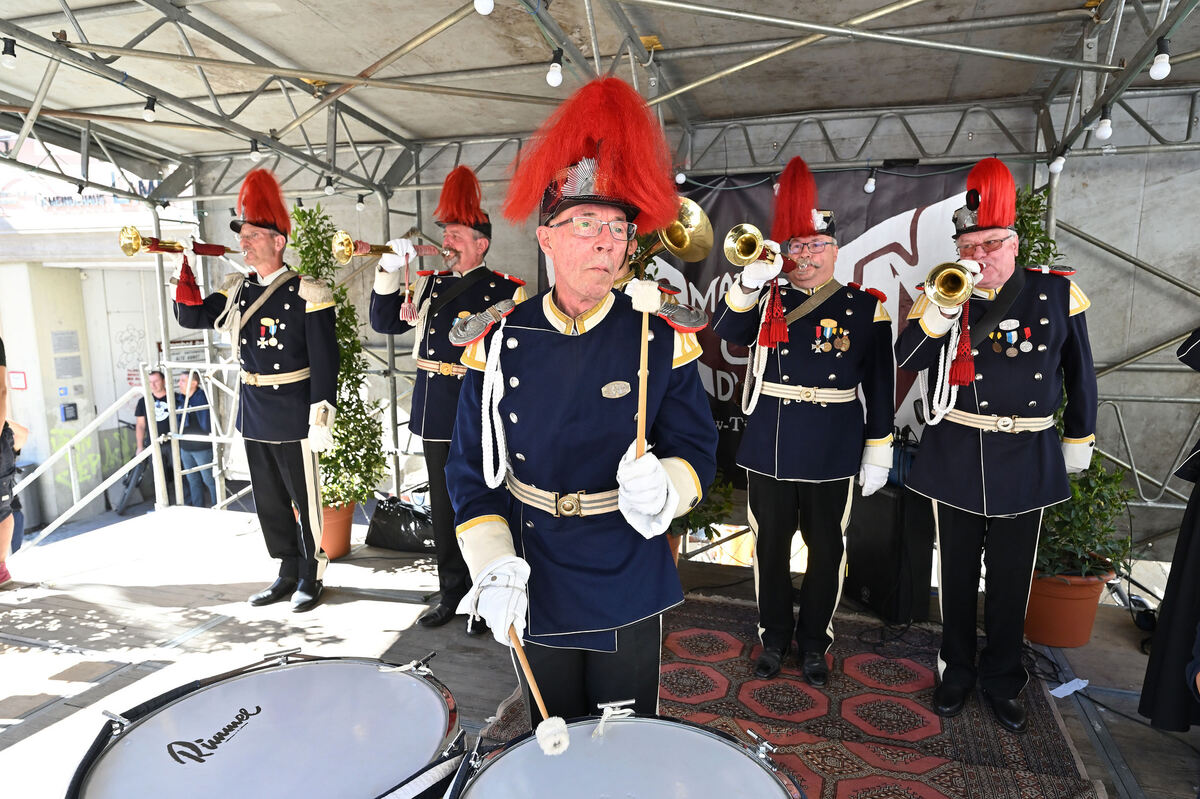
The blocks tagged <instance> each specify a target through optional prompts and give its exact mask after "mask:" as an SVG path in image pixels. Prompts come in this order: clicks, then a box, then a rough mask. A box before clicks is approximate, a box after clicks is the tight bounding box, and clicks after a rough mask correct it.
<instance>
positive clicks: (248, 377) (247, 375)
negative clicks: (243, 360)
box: [242, 372, 258, 386]
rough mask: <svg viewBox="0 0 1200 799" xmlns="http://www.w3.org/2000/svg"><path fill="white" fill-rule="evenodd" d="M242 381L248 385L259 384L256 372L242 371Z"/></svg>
mask: <svg viewBox="0 0 1200 799" xmlns="http://www.w3.org/2000/svg"><path fill="white" fill-rule="evenodd" d="M242 382H243V383H245V384H246V385H248V386H257V385H258V375H256V374H254V372H242Z"/></svg>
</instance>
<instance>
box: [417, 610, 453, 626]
mask: <svg viewBox="0 0 1200 799" xmlns="http://www.w3.org/2000/svg"><path fill="white" fill-rule="evenodd" d="M453 618H454V608H452V607H450V606H449V605H437V606H436V607H434V609H433V610H427V611H425V612H424V613H422V614H421V616H420V617H419V618H418V619H417V624H419V625H421V626H422V627H441V626H442V625H443V624H445V623H446V622H448V621H450V620H451V619H453Z"/></svg>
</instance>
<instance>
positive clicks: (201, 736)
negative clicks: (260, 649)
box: [67, 658, 458, 799]
mask: <svg viewBox="0 0 1200 799" xmlns="http://www.w3.org/2000/svg"><path fill="white" fill-rule="evenodd" d="M180 690H181V689H176V691H173V692H170V693H169V694H166V695H164V696H163V697H160V698H159V700H155V701H162V700H165V701H163V703H162V704H161V706H160V707H153V704H154V703H149V704H151V705H152V707H151V708H150V709H149V711H147V709H146V707H145V706H143V707H140V708H137V709H135V710H133V711H130V715H131V716H134V715H136V719H132V718H131V719H129V721H130V723H129V725H128V726H122V725H121V724H120V723H114V724H113V725H112V726H113V729H112V730H110V731H107V733H102V736H101V738H100V739H97V742H96V744H94V745H93V747H92V751H90V752H89V754H88V757H87V758H85V761H84V762H83V763H82V764H81V765H80V767H79V770H78V771H77V772H76V774H75V779H74V780H73V781H72V787H71V790H70V792H69V793H68V795H67V799H75V798H76V797H79V798H80V799H108V798H109V797H113V799H115V798H116V797H121V799H128V797H130V796H161V797H167V796H169V797H205V799H212V797H218V796H255V797H287V798H288V799H295V797H299V796H323V797H324V796H329V797H332V796H338V797H365V798H366V799H371V798H372V797H376V796H379V795H380V794H381V793H383V792H385V791H387V790H388V789H390V788H392V787H394V786H395V785H397V784H398V783H400V782H402V781H403V780H405V779H407V778H408V777H410V776H411V775H413V774H415V773H417V772H418V771H420V770H421V769H422V768H423V767H425V766H426V765H427V764H429V763H430V762H431V761H433V760H434V759H436V758H437V757H438V756H439V755H440V754H442V753H444V752H445V751H446V749H447V748H448V747H452V746H453V745H454V744H455V739H456V738H457V736H458V711H457V709H456V708H455V704H454V698H453V697H452V696H451V695H450V692H449V691H448V690H446V687H445V686H443V685H442V684H441V683H440V682H438V681H437V680H436V679H434V678H433V676H432V675H431V674H429V672H428V671H427V670H426V669H424V668H421V667H418V668H409V667H399V668H398V667H396V666H389V665H387V664H384V663H382V662H380V661H378V660H366V659H354V658H319V659H303V660H298V661H294V662H285V663H279V662H278V661H275V665H268V666H258V667H249V668H248V669H243V670H240V672H239V673H236V674H234V675H233V676H226V675H222V677H219V678H215V679H214V680H213V681H211V682H210V681H201V683H200V684H199V685H198V686H196V687H195V690H192V691H186V689H182V690H184V691H185V692H184V693H183V695H182V696H179V695H178V694H179V693H180ZM105 735H107V737H108V740H107V741H104V740H103V739H104V737H105Z"/></svg>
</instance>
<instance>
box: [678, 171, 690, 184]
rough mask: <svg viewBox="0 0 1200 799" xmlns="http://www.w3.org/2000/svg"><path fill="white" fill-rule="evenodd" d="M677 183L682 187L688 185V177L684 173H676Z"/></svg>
mask: <svg viewBox="0 0 1200 799" xmlns="http://www.w3.org/2000/svg"><path fill="white" fill-rule="evenodd" d="M675 182H676V183H677V184H679V185H680V186H682V185H683V184H684V183H687V175H685V174H684V173H683V172H676V173H675Z"/></svg>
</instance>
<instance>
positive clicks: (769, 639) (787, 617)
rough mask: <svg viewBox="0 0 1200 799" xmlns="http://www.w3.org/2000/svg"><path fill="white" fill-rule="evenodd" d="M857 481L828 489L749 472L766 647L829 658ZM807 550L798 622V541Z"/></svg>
mask: <svg viewBox="0 0 1200 799" xmlns="http://www.w3.org/2000/svg"><path fill="white" fill-rule="evenodd" d="M853 480H854V478H852V477H847V478H845V479H842V480H830V481H828V482H823V483H805V482H801V481H798V480H776V479H775V478H773V477H767V476H766V475H762V474H758V473H757V472H750V478H749V482H748V489H749V491H748V503H749V506H750V526H751V528H752V529H753V530H754V536H755V541H754V576H755V587H756V588H757V593H758V627H759V635H760V637H761V639H762V643H763V646H764V647H772V648H774V649H779V650H781V651H783V652H784V654H786V653H787V651H788V649H789V648H790V647H791V645H792V637H793V636H794V637H795V639H796V643H797V645H799V647H800V653H801V654H802V655H803V654H804V653H805V652H815V653H817V654H822V655H823V654H825V652H827V651H828V650H829V645H830V644H832V643H833V612H834V610H836V609H837V605H838V601H839V600H840V599H841V596H842V577H843V576H844V575H845V572H846V547H845V544H844V542H843V539H842V535H843V534H844V533H845V532H846V522H847V521H848V520H849V515H850V514H849V510H850V496H851V493H850V492H851V490H852V487H853ZM797 528H798V529H799V530H800V535H801V536H802V537H803V538H804V544H805V546H807V547H808V569H807V571H806V572H805V574H804V583H803V584H802V585H801V587H800V616H799V620H797V618H796V614H795V613H793V611H792V603H793V600H792V567H791V558H792V538H793V537H794V536H795V534H796V530H797Z"/></svg>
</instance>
